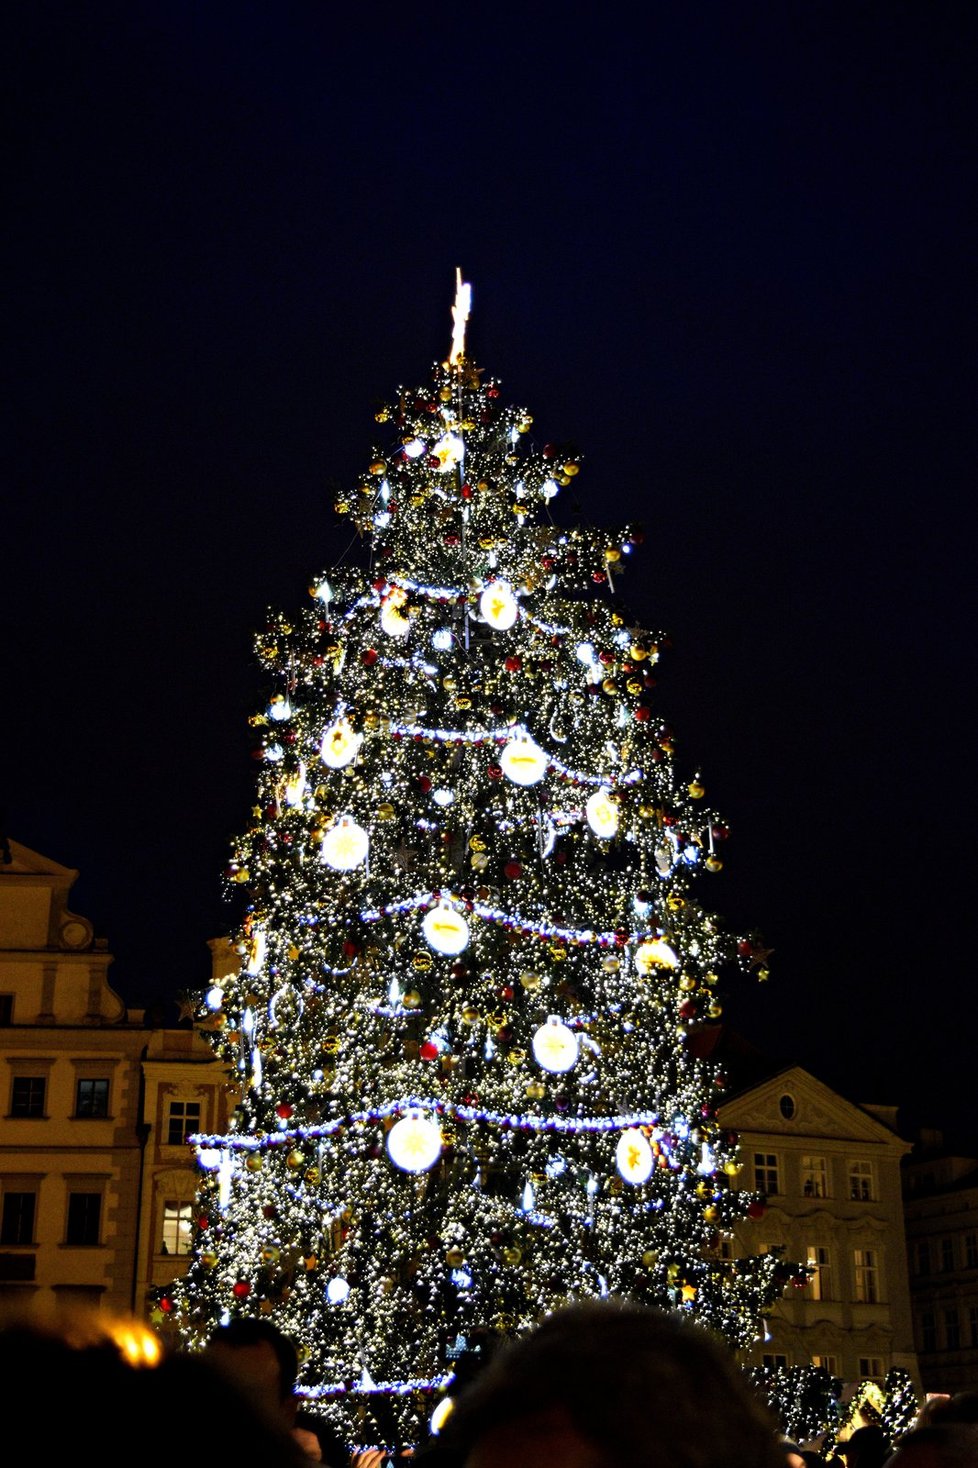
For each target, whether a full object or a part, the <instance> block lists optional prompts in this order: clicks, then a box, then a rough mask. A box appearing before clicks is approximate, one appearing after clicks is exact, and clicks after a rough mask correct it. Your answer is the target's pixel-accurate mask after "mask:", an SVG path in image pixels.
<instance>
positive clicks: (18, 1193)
mask: <svg viewBox="0 0 978 1468" xmlns="http://www.w3.org/2000/svg"><path fill="white" fill-rule="evenodd" d="M37 1194H38V1190H37V1187H24V1186H23V1185H19V1184H15V1185H14V1186H13V1187H11V1186H10V1184H9V1183H4V1186H3V1196H2V1198H0V1246H2V1247H3V1248H5V1249H22V1248H30V1247H36V1245H37ZM13 1198H30V1199H31V1208H30V1228H29V1229H27V1230H26V1232H27V1234H29V1237H28V1238H21V1237H16V1238H14V1237H11V1235H13V1234H17V1235H20V1234H22V1233H24V1232H25V1230H24V1228H23V1220H22V1219H18V1220H17V1226H16V1227H14V1226H13V1223H14V1220H13V1217H12V1212H13V1210H10V1213H9V1215H8V1205H9V1202H10V1200H11V1199H13ZM8 1225H9V1226H8Z"/></svg>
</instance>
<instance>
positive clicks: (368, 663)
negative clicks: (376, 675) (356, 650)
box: [360, 647, 379, 668]
mask: <svg viewBox="0 0 978 1468" xmlns="http://www.w3.org/2000/svg"><path fill="white" fill-rule="evenodd" d="M378 656H379V654H378V652H377V649H376V648H375V647H368V648H367V650H366V652H364V653H361V654H360V661H361V663H363V666H364V667H365V668H372V667H373V665H374V663H375V662H376V661H377V658H378Z"/></svg>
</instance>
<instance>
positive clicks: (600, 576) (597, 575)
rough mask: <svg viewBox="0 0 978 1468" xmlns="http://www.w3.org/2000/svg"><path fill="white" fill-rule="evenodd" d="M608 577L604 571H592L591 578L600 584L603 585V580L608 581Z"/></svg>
mask: <svg viewBox="0 0 978 1468" xmlns="http://www.w3.org/2000/svg"><path fill="white" fill-rule="evenodd" d="M607 579H608V578H607V576H606V575H605V574H604V572H603V571H592V572H591V580H592V581H596V582H597V584H598V585H599V586H600V585H601V583H602V581H607Z"/></svg>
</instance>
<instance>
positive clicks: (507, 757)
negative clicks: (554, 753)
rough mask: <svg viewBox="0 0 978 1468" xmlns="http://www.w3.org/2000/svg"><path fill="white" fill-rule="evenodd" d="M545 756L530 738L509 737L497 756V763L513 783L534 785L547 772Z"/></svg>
mask: <svg viewBox="0 0 978 1468" xmlns="http://www.w3.org/2000/svg"><path fill="white" fill-rule="evenodd" d="M547 763H548V760H547V756H546V755H545V754H544V752H543V750H542V749H541V748H540V746H539V744H534V742H533V740H532V739H511V740H510V741H509V743H508V744H507V745H506V747H505V749H504V750H503V752H502V754H501V755H500V756H499V765H500V768H501V770H502V772H503V774H504V775H505V776H506V778H507V780H512V782H513V784H514V785H536V784H537V782H538V781H539V780H542V779H543V777H544V775H545V774H546V773H547Z"/></svg>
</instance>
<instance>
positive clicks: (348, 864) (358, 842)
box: [321, 816, 370, 872]
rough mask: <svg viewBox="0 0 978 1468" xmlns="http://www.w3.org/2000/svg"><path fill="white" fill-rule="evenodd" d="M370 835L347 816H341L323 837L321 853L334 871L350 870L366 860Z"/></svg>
mask: <svg viewBox="0 0 978 1468" xmlns="http://www.w3.org/2000/svg"><path fill="white" fill-rule="evenodd" d="M369 848H370V837H369V836H368V835H367V833H366V831H365V830H364V829H363V827H362V826H358V825H357V823H356V821H352V820H351V819H350V818H349V816H342V817H341V818H340V820H338V821H337V823H336V825H335V826H331V827H330V829H329V830H328V831H327V832H326V835H325V836H324V837H323V844H322V850H321V855H322V859H323V861H324V862H325V863H326V865H327V866H328V867H332V868H333V870H334V872H352V871H353V869H354V867H358V866H360V864H361V862H364V861H366V858H367V851H368V850H369Z"/></svg>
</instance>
